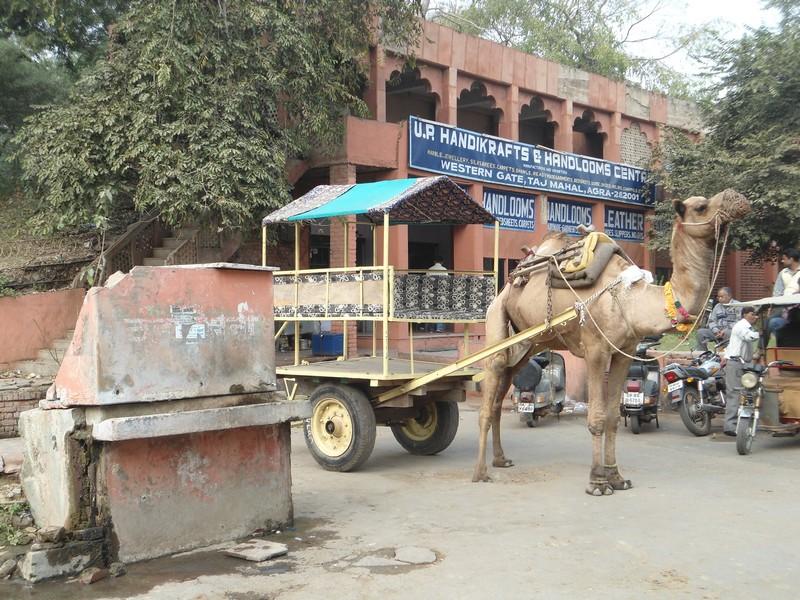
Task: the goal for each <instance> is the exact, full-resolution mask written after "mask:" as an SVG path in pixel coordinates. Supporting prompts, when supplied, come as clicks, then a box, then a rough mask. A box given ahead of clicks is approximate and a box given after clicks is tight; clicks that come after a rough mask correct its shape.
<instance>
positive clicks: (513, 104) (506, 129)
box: [498, 85, 519, 141]
mask: <svg viewBox="0 0 800 600" xmlns="http://www.w3.org/2000/svg"><path fill="white" fill-rule="evenodd" d="M507 98H508V100H507V101H506V105H505V106H504V107H503V120H502V121H500V126H499V128H498V133H499V135H500V137H503V138H506V139H509V140H516V141H519V86H516V85H511V86H510V87H509V88H508V95H507Z"/></svg>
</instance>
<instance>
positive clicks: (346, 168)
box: [282, 22, 774, 351]
mask: <svg viewBox="0 0 800 600" xmlns="http://www.w3.org/2000/svg"><path fill="white" fill-rule="evenodd" d="M364 99H365V101H366V103H367V105H368V107H369V110H370V116H371V118H367V119H361V118H356V117H352V116H351V117H347V118H346V123H345V132H344V139H343V142H342V145H341V147H340V149H339V150H338V152H337V153H336V154H335V155H334V156H327V157H324V158H323V157H316V156H312V157H311V158H309V159H308V160H306V161H303V162H299V161H298V162H297V163H295V164H294V165H292V170H291V177H290V178H291V180H292V182H293V183H294V185H295V189H294V195H295V197H297V196H300V195H301V194H303V193H305V192H306V191H308V190H309V189H311V188H313V187H314V186H315V185H319V184H352V183H363V182H370V181H380V180H385V179H397V178H406V177H416V176H427V175H431V174H433V172H432V171H430V170H426V169H425V168H420V166H419V163H418V162H415V160H414V157H412V156H410V155H409V148H410V145H411V146H412V147H413V144H414V131H413V128H411V127H409V123H414V122H417V123H419V122H422V123H432V124H434V125H435V126H437V127H440V128H441V127H445V128H448V130H449V128H459V129H460V130H467V131H470V132H474V133H476V134H481V135H483V136H493V137H492V138H491V139H496V138H499V140H498V142H504V141H508V142H514V143H520V144H524V145H535V146H536V147H538V148H541V149H543V151H545V152H548V151H555V153H558V154H559V155H560V156H565V157H572V159H573V160H577V161H581V160H583V159H586V161H584V162H586V164H590V165H605V166H603V168H604V169H614V170H615V172H617V171H619V170H620V169H625V168H626V167H634V168H642V167H646V166H647V165H648V164H649V162H650V159H651V152H652V148H653V147H654V145H655V144H656V143H658V141H659V139H660V136H661V135H662V129H663V127H664V126H673V127H678V128H681V129H683V130H686V131H688V132H698V131H699V130H700V127H701V122H700V118H699V114H698V112H697V110H696V108H695V107H694V106H693V105H692V104H690V103H688V102H685V101H681V100H675V99H670V98H668V97H666V96H664V95H661V94H656V93H652V92H647V91H645V90H642V89H640V88H637V87H634V86H631V85H630V84H627V83H625V82H619V81H613V80H610V79H607V78H605V77H601V76H599V75H595V74H592V73H587V72H584V71H580V70H577V69H573V68H570V67H565V66H562V65H559V64H556V63H553V62H550V61H546V60H543V59H541V58H538V57H535V56H532V55H529V54H525V53H523V52H520V51H518V50H515V49H512V48H508V47H505V46H502V45H500V44H496V43H494V42H491V41H488V40H484V39H480V38H477V37H473V36H468V35H465V34H462V33H458V32H456V31H454V30H452V29H449V28H447V27H444V26H441V25H438V24H436V23H431V22H425V24H424V30H423V34H422V36H421V42H420V45H419V47H418V48H417V49H416V51H415V60H414V62H413V64H409V63H408V62H406V61H405V59H403V58H402V56H401V53H400V52H396V51H393V50H392V49H391V48H384V47H380V46H378V47H373V48H372V49H371V52H370V64H369V81H368V84H367V87H366V90H365V93H364ZM415 119H422V120H424V121H415ZM415 165H416V166H415ZM485 166H486V168H487V169H491V167H492V165H491V161H489V162H488V163H487V164H486V165H485ZM436 172H439V173H440V172H442V171H441V170H439V171H436ZM564 173H565V175H566V176H567V177H566V178H567V179H568V178H569V177H573V178H576V179H577V176H576V175H575V172H574V171H572V172H570V171H568V170H567V171H564ZM447 174H450V175H451V176H452V178H453V179H454V180H455V181H456V182H457V183H459V185H461V186H462V188H463V189H464V190H466V191H467V192H468V193H469V194H470V195H471V197H472V198H473V199H474V200H475V201H476V202H478V203H480V204H482V205H484V206H485V207H486V208H487V209H489V210H491V211H492V212H494V214H496V216H498V217H499V218H501V222H503V227H502V229H501V235H500V257H501V262H500V271H501V276H500V279H501V283H502V282H503V281H504V279H505V277H506V276H507V274H508V272H509V271H510V270H511V269H513V267H514V266H515V264H516V262H517V261H519V260H520V259H521V258H522V253H521V250H520V249H521V247H522V246H535V245H537V243H538V242H539V241H540V240H541V239H542V237H543V236H544V235H545V234H546V232H547V231H548V230H549V229H561V230H564V231H568V232H570V231H573V230H574V227H575V226H576V225H577V224H578V223H579V222H582V223H585V224H589V223H591V224H593V225H594V227H595V228H596V229H597V230H598V231H606V232H607V233H609V234H610V235H611V236H612V237H614V238H615V239H616V240H617V241H618V243H619V244H620V246H622V248H623V249H624V251H625V252H626V253H627V254H628V255H629V256H630V257H631V258H632V259H633V260H634V261H635V262H636V263H637V264H638V265H640V266H642V267H643V268H646V269H650V270H652V271H654V272H655V273H656V276H657V278H659V277H660V278H662V279H665V278H667V277H668V276H669V269H670V264H669V260H668V257H667V256H665V255H657V254H656V253H654V252H652V251H649V250H648V249H647V248H646V245H645V243H644V242H645V240H646V237H647V227H648V225H647V220H646V216H647V215H648V214H649V212H650V209H649V206H648V203H647V201H634V202H631V201H618V200H616V199H614V198H613V197H604V196H603V194H602V193H597V194H584V193H581V192H579V191H576V190H580V189H587V188H586V187H585V186H584V187H583V188H580V187H574V186H573V187H570V186H565V187H563V188H562V189H560V190H554V189H553V188H552V187H550V188H548V187H546V186H537V185H536V183H534V185H529V184H528V183H527V182H525V181H516V182H512V183H510V184H508V183H507V182H500V181H497V180H493V181H489V180H488V179H487V178H486V177H484V176H483V175H485V173H483V172H481V171H479V170H470V169H466V170H464V171H463V172H459V173H447ZM530 181H534V180H530ZM587 182H588V180H587ZM588 183H590V182H588ZM651 200H652V199H651ZM379 229H380V228H378V230H377V231H371V230H370V229H369V228H362V227H360V226H359V227H350V228H349V229H347V231H349V234H348V235H349V236H350V238H351V239H350V240H348V243H345V239H344V236H345V233H344V232H345V230H346V228H344V227H338V226H333V225H332V226H331V227H329V228H325V227H317V226H312V227H311V228H306V229H304V230H303V234H302V235H303V236H304V247H307V248H308V250H309V251H308V254H307V255H306V253H305V252H304V253H303V256H302V257H301V262H304V263H306V264H304V265H303V266H305V267H309V266H310V267H327V266H342V265H343V264H345V259H346V261H347V263H346V264H348V265H354V264H372V261H373V236H374V235H377V236H378V238H377V239H378V240H380V239H381V237H380V233H379ZM396 229H397V231H395V232H393V234H392V247H391V248H390V257H391V263H392V264H393V265H395V267H396V268H398V269H425V268H428V267H429V266H430V265H431V264H433V263H434V261H435V260H436V259H437V258H441V259H442V261H443V263H444V265H445V266H446V267H447V268H449V269H457V270H487V268H489V269H490V268H491V266H490V262H489V261H490V259H491V257H492V255H493V232H492V230H491V229H490V228H486V227H482V226H476V225H471V226H461V227H443V226H400V227H397V228H396ZM345 248H347V249H348V253H349V256H347V257H345V256H344V251H345ZM379 252H381V250H379ZM745 258H746V257H744V256H741V255H740V254H738V253H732V254H731V255H729V256H728V257H727V258H726V261H725V265H724V267H723V271H722V275H721V277H722V279H721V280H720V281H719V282H718V284H717V285H718V286H719V285H723V284H727V285H731V286H732V287H733V288H734V295H736V296H738V297H740V298H742V299H748V298H755V297H761V296H765V295H768V292H769V289H770V288H771V282H772V280H773V279H774V275H773V276H772V277H770V276H769V274H767V275H765V272H764V266H763V265H755V266H751V265H748V264H747V262H746V260H745ZM306 261H307V262H306ZM282 266H283V265H282ZM286 266H288V265H286ZM762 280H763V285H762V284H761V283H760V282H761V281H762ZM450 333H451V334H452V337H453V338H454V339H455V338H457V336H458V335H459V331H458V330H455V331H451V332H450ZM391 336H392V339H393V340H396V341H397V343H398V347H402V345H403V340H404V339H405V338H406V336H407V331H404V330H403V329H402V327H401V326H397V328H396V330H395V331H392V332H391ZM432 337H436V338H437V339H436V340H435V341H431V342H430V344H432V345H434V346H435V345H437V344H438V345H441V344H443V343H444V344H447V342H446V341H445V342H443V341H442V338H443V337H445V338H446V337H447V336H432ZM350 339H351V340H352V343H353V344H355V336H350ZM355 350H356V348H355V347H352V348H351V351H355Z"/></svg>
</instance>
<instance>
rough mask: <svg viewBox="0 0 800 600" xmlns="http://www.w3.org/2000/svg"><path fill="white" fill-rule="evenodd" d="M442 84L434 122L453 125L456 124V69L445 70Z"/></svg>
mask: <svg viewBox="0 0 800 600" xmlns="http://www.w3.org/2000/svg"><path fill="white" fill-rule="evenodd" d="M442 83H443V89H442V101H441V103H440V104H439V106H438V107H437V109H436V120H437V121H439V122H440V123H448V124H450V125H455V124H456V123H457V122H458V69H455V68H454V67H449V68H447V69H445V70H444V72H443V77H442Z"/></svg>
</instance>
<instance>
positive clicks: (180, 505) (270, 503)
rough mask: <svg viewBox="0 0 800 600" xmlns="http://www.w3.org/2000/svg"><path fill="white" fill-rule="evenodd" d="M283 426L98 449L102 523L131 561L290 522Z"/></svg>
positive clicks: (287, 442) (111, 444) (287, 441)
mask: <svg viewBox="0 0 800 600" xmlns="http://www.w3.org/2000/svg"><path fill="white" fill-rule="evenodd" d="M289 429H290V428H289V424H288V423H282V424H280V425H268V426H263V427H242V428H237V429H226V430H222V431H211V432H205V433H196V434H189V435H177V436H169V437H159V438H153V439H140V440H127V441H119V442H107V443H104V444H103V451H102V452H101V459H100V462H99V464H98V468H97V480H98V500H99V501H100V505H99V506H98V508H99V511H100V516H101V519H105V518H106V517H107V518H110V520H111V522H113V523H114V534H115V536H116V538H117V541H118V543H119V559H120V560H121V561H124V562H135V561H138V560H145V559H148V558H155V557H157V556H163V555H165V554H172V553H175V552H180V551H182V550H190V549H192V548H197V547H200V546H208V545H211V544H215V543H218V542H223V541H228V540H233V539H237V538H241V537H244V536H246V535H248V534H250V533H251V532H252V531H254V530H256V529H259V528H266V527H270V526H277V525H285V524H287V523H290V522H291V521H292V518H293V515H292V497H291V470H290V454H289V451H290V431H289Z"/></svg>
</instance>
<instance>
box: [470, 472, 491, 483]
mask: <svg viewBox="0 0 800 600" xmlns="http://www.w3.org/2000/svg"><path fill="white" fill-rule="evenodd" d="M491 480H492V478H491V477H489V474H488V473H486V471H483V472H479V473H475V474H474V475H473V476H472V483H480V482H484V483H488V482H490V481H491Z"/></svg>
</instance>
